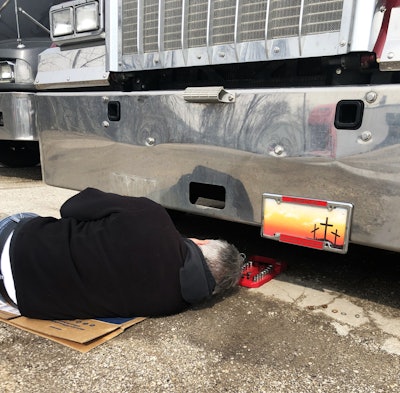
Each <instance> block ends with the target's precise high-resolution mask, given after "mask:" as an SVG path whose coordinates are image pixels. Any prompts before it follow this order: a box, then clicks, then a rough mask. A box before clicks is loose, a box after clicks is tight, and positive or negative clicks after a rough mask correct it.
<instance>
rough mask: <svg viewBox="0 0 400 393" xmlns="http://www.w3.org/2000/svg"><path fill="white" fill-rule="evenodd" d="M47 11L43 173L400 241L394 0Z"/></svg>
mask: <svg viewBox="0 0 400 393" xmlns="http://www.w3.org/2000/svg"><path fill="white" fill-rule="evenodd" d="M49 18H50V31H51V38H52V42H53V45H52V47H51V48H49V49H46V50H45V51H43V52H42V53H41V54H40V56H39V64H38V72H37V74H36V78H35V87H36V88H37V89H38V93H37V124H38V131H39V140H40V148H41V157H42V170H43V177H44V180H45V182H46V183H48V184H50V185H54V186H58V187H65V188H71V189H76V190H80V189H83V188H85V187H88V186H92V187H97V188H100V189H102V190H105V191H110V192H116V193H120V194H123V195H131V196H146V197H148V198H151V199H153V200H155V201H157V202H159V203H161V204H162V205H164V206H165V207H167V208H170V209H176V210H181V211H185V212H189V213H194V214H201V215H207V216H210V217H215V218H219V219H223V220H229V221H233V222H241V223H245V224H249V225H256V226H259V228H260V235H261V236H263V237H265V238H266V239H272V240H276V241H281V242H285V243H290V244H296V245H300V246H306V247H312V248H315V249H320V250H326V251H333V252H338V253H345V252H346V251H347V250H348V247H349V245H350V244H352V243H354V244H360V245H366V246H370V247H376V248H381V249H386V250H393V251H400V230H399V228H400V215H398V214H397V213H396V211H398V210H399V209H400V85H399V82H400V73H399V70H400V22H399V21H400V0H165V1H161V0H73V1H67V2H64V3H60V4H58V5H55V6H53V7H51V8H50V10H49ZM160 236H162V234H160Z"/></svg>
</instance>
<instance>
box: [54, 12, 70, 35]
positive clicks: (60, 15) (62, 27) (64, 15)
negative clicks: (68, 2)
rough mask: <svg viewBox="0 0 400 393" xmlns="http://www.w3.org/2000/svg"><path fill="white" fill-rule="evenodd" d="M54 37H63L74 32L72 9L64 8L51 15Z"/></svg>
mask: <svg viewBox="0 0 400 393" xmlns="http://www.w3.org/2000/svg"><path fill="white" fill-rule="evenodd" d="M51 22H52V23H51V32H52V35H53V37H61V36H64V35H68V34H72V33H73V32H74V13H73V8H72V7H67V8H63V9H61V10H58V11H55V12H53V13H52V14H51Z"/></svg>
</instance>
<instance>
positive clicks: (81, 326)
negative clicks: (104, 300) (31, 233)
mask: <svg viewBox="0 0 400 393" xmlns="http://www.w3.org/2000/svg"><path fill="white" fill-rule="evenodd" d="M144 319H146V318H144V317H136V318H105V319H76V320H53V321H47V320H41V319H31V318H26V317H23V316H21V315H20V313H19V311H18V309H16V308H14V307H12V306H10V305H9V304H8V303H7V302H6V301H5V300H4V299H3V298H2V297H1V295H0V320H1V321H3V322H4V323H7V324H9V325H12V326H15V327H17V328H20V329H23V330H25V331H28V332H31V333H33V334H36V335H38V336H40V337H44V338H47V339H49V340H52V341H55V342H57V343H59V344H62V345H65V346H67V347H70V348H73V349H75V350H78V351H80V352H88V351H90V350H91V349H93V348H95V347H97V346H98V345H100V344H102V343H104V342H106V341H109V340H111V339H112V338H114V337H116V336H118V335H119V334H121V333H123V332H124V331H125V330H126V329H127V328H129V327H131V326H132V325H135V324H137V323H139V322H141V321H143V320H144Z"/></svg>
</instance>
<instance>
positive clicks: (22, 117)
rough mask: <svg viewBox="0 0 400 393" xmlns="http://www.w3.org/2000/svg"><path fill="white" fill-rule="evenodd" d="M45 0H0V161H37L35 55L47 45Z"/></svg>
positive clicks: (24, 163) (7, 163)
mask: <svg viewBox="0 0 400 393" xmlns="http://www.w3.org/2000/svg"><path fill="white" fill-rule="evenodd" d="M55 3H56V2H55V1H49V0H36V1H29V0H3V1H0V164H3V165H5V166H14V167H18V166H32V165H37V164H38V163H39V162H40V154H39V143H38V135H37V129H36V110H35V90H36V89H35V86H34V79H35V75H36V72H37V64H38V55H39V53H40V52H42V51H43V50H45V49H46V48H48V47H49V46H50V45H51V40H50V34H49V33H50V30H49V23H48V15H49V7H50V6H51V5H53V4H55Z"/></svg>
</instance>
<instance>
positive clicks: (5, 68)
mask: <svg viewBox="0 0 400 393" xmlns="http://www.w3.org/2000/svg"><path fill="white" fill-rule="evenodd" d="M14 67H15V66H14V64H13V63H11V62H10V61H0V83H11V82H14V80H15V79H14Z"/></svg>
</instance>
